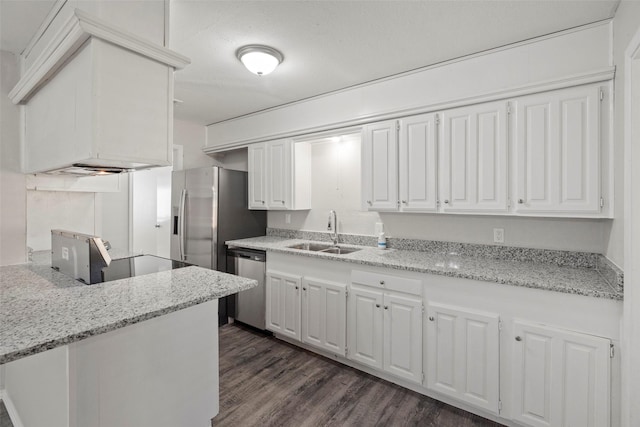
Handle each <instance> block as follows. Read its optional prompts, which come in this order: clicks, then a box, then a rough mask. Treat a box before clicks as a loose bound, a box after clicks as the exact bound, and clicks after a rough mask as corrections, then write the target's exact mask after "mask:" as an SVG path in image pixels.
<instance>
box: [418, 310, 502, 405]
mask: <svg viewBox="0 0 640 427" xmlns="http://www.w3.org/2000/svg"><path fill="white" fill-rule="evenodd" d="M499 321H500V318H499V316H498V314H496V313H483V312H478V311H474V310H470V309H467V308H461V307H454V306H449V305H445V304H439V303H435V302H430V303H428V304H427V319H426V321H425V328H426V336H427V342H426V345H425V352H426V354H427V359H426V360H427V366H426V386H427V388H429V389H431V390H434V391H437V392H439V393H442V394H446V395H448V396H451V397H454V398H456V399H459V400H461V401H463V402H465V403H469V404H472V405H475V406H478V407H480V408H483V409H486V410H488V411H491V412H493V413H498V402H499V390H500V373H499V370H500V363H499V362H500V357H499V356H500V345H499V342H500V330H499Z"/></svg>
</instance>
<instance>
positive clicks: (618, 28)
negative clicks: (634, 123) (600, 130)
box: [605, 1, 640, 268]
mask: <svg viewBox="0 0 640 427" xmlns="http://www.w3.org/2000/svg"><path fill="white" fill-rule="evenodd" d="M638 28H640V2H637V1H621V2H620V6H619V7H618V10H617V11H616V16H615V18H614V20H613V62H614V64H615V66H616V78H615V85H614V87H615V106H614V120H613V133H614V137H613V142H614V144H613V146H614V163H615V168H614V174H615V178H614V181H615V200H616V203H615V207H614V209H615V220H614V221H613V222H612V223H611V224H610V225H609V226H608V227H607V230H606V236H607V242H606V248H605V255H606V256H607V258H609V259H610V260H612V261H613V262H615V263H616V264H617V265H618V266H620V267H621V268H624V264H625V260H624V237H625V233H624V114H625V112H624V102H625V101H624V98H625V90H626V88H625V85H624V79H625V75H624V74H625V69H624V67H625V64H624V53H625V50H626V49H627V46H628V45H629V43H630V42H631V38H632V37H633V36H634V35H635V33H636V31H638ZM639 120H640V119H639ZM635 167H640V165H635ZM629 262H632V261H631V260H629Z"/></svg>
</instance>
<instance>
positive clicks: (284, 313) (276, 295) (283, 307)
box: [266, 271, 302, 340]
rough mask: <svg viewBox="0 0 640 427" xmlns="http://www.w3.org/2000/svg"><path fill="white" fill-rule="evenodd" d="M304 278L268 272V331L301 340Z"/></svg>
mask: <svg viewBox="0 0 640 427" xmlns="http://www.w3.org/2000/svg"><path fill="white" fill-rule="evenodd" d="M301 283H302V277H300V276H297V275H292V274H286V273H281V272H278V271H267V284H266V288H267V309H266V316H267V319H266V320H267V329H268V330H270V331H273V332H276V333H278V334H281V335H284V336H287V337H290V338H294V339H296V340H300V337H301V333H300V332H301V331H300V287H301Z"/></svg>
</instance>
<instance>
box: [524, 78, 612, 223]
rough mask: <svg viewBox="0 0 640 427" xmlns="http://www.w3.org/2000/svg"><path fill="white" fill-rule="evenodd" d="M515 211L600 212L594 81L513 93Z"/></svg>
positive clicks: (597, 91)
mask: <svg viewBox="0 0 640 427" xmlns="http://www.w3.org/2000/svg"><path fill="white" fill-rule="evenodd" d="M514 106H515V107H516V111H517V113H516V120H515V138H516V139H515V143H514V154H515V155H514V165H515V178H516V179H515V199H516V202H517V203H516V204H515V207H514V209H515V212H516V213H520V214H531V213H539V214H563V213H564V214H581V213H584V214H597V213H599V212H600V173H601V172H600V87H599V86H597V85H591V86H578V87H573V88H569V89H564V90H558V91H552V92H545V93H541V94H536V95H531V96H525V97H522V98H518V99H516V100H515V102H514Z"/></svg>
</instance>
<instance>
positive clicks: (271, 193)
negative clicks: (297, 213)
mask: <svg viewBox="0 0 640 427" xmlns="http://www.w3.org/2000/svg"><path fill="white" fill-rule="evenodd" d="M292 144H293V142H292V141H291V140H286V139H285V140H280V141H271V142H269V143H267V145H266V147H267V207H268V208H269V209H290V208H291V199H292V196H291V194H292V183H291V181H292V180H291V175H292V163H291V151H292V149H293V146H292Z"/></svg>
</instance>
